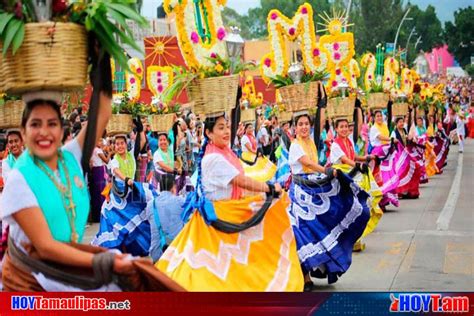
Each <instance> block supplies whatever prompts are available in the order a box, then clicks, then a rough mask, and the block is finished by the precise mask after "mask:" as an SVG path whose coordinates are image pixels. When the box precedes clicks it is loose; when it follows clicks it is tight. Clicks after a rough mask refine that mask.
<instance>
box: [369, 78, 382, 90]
mask: <svg viewBox="0 0 474 316" xmlns="http://www.w3.org/2000/svg"><path fill="white" fill-rule="evenodd" d="M368 92H369V93H380V92H383V83H377V82H375V81H372V82H371V83H370V90H369V91H368Z"/></svg>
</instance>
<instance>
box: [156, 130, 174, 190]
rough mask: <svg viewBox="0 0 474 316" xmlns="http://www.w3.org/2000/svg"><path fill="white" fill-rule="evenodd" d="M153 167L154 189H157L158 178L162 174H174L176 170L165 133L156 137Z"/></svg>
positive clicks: (172, 153) (171, 149)
mask: <svg viewBox="0 0 474 316" xmlns="http://www.w3.org/2000/svg"><path fill="white" fill-rule="evenodd" d="M153 165H154V168H155V172H154V177H153V179H154V181H153V183H156V184H157V185H155V187H157V188H158V190H160V188H159V183H160V177H161V175H163V174H166V173H168V174H176V173H178V170H177V169H176V168H175V166H176V163H175V160H174V152H173V148H172V146H170V140H169V138H168V135H167V134H166V133H160V134H159V135H158V149H157V150H156V151H155V154H154V155H153Z"/></svg>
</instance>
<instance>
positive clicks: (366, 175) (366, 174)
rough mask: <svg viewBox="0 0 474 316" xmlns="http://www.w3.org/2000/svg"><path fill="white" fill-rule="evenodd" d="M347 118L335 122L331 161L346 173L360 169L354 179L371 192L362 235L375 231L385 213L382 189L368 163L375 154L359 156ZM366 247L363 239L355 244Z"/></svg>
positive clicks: (362, 248)
mask: <svg viewBox="0 0 474 316" xmlns="http://www.w3.org/2000/svg"><path fill="white" fill-rule="evenodd" d="M348 123H349V122H348V120H347V118H339V119H337V120H336V122H335V129H336V132H337V136H336V138H335V139H334V142H333V143H332V144H331V153H330V155H329V162H330V163H331V164H332V167H333V168H336V169H339V170H342V171H343V172H344V173H350V172H351V171H352V170H354V168H355V170H358V171H359V172H357V174H356V176H355V177H354V181H355V182H356V183H357V184H358V185H359V186H360V187H361V188H362V189H363V190H365V191H366V192H367V193H369V195H370V197H369V201H368V205H369V207H370V220H369V222H368V223H367V227H366V228H365V230H364V233H363V234H362V237H365V236H367V235H368V234H370V233H371V232H372V231H374V229H375V227H376V226H377V224H378V222H379V220H380V218H381V217H382V215H383V212H382V210H381V209H380V207H379V202H380V200H381V199H382V191H381V190H380V188H379V186H378V185H377V182H375V179H374V176H373V175H372V171H371V170H370V169H369V168H368V166H367V163H369V162H370V161H371V160H373V158H374V157H373V156H370V155H367V156H359V155H358V154H357V153H356V151H355V149H354V145H353V142H352V141H351V137H350V136H351V133H350V129H349V127H348ZM364 249H365V244H363V243H362V242H361V240H359V241H357V242H356V244H355V245H354V251H362V250H364Z"/></svg>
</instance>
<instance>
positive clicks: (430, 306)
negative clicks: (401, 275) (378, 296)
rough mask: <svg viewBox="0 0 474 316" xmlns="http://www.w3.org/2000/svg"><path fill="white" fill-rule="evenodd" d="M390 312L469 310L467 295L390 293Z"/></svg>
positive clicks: (453, 311) (454, 311)
mask: <svg viewBox="0 0 474 316" xmlns="http://www.w3.org/2000/svg"><path fill="white" fill-rule="evenodd" d="M390 299H391V300H392V304H391V305H390V311H391V312H433V313H450V312H452V313H456V312H461V313H462V312H468V311H469V297H467V296H449V295H444V294H439V293H437V294H436V293H423V294H421V293H406V294H402V293H400V294H398V295H397V294H390Z"/></svg>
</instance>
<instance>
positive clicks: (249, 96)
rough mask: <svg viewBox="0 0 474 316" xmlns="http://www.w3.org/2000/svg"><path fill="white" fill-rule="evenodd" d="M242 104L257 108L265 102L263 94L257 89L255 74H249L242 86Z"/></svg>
mask: <svg viewBox="0 0 474 316" xmlns="http://www.w3.org/2000/svg"><path fill="white" fill-rule="evenodd" d="M240 104H241V105H243V106H247V107H250V108H256V107H258V106H260V105H262V104H263V94H262V93H261V92H258V93H257V91H256V90H255V83H254V80H253V76H251V75H248V76H247V78H246V79H245V82H244V86H243V87H242V98H241V99H240Z"/></svg>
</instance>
